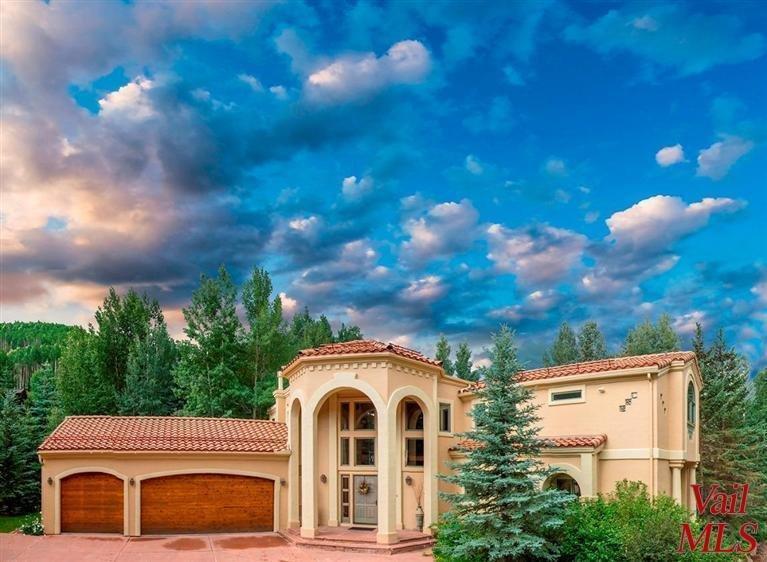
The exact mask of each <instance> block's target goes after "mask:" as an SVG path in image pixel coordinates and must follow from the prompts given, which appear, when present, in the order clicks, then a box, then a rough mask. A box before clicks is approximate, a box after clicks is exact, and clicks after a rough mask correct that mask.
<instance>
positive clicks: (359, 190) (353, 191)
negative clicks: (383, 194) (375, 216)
mask: <svg viewBox="0 0 767 562" xmlns="http://www.w3.org/2000/svg"><path fill="white" fill-rule="evenodd" d="M374 186H375V181H374V180H373V178H372V177H370V176H363V177H361V178H360V179H357V176H349V177H346V178H344V181H343V182H341V192H342V193H343V194H344V197H347V198H348V199H358V198H360V197H364V196H365V195H367V194H368V193H370V192H371V191H372V190H373V187H374Z"/></svg>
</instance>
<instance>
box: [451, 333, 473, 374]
mask: <svg viewBox="0 0 767 562" xmlns="http://www.w3.org/2000/svg"><path fill="white" fill-rule="evenodd" d="M471 366H472V363H471V348H469V344H468V343H466V342H461V343H460V344H458V351H456V352H455V376H456V377H458V378H461V379H463V380H466V381H472V380H476V379H475V378H474V373H473V372H472V370H471Z"/></svg>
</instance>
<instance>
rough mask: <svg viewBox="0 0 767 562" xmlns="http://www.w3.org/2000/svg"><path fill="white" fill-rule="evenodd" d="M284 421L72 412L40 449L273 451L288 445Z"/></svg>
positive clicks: (280, 449) (285, 447) (283, 448)
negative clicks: (103, 414) (86, 414)
mask: <svg viewBox="0 0 767 562" xmlns="http://www.w3.org/2000/svg"><path fill="white" fill-rule="evenodd" d="M287 438H288V429H287V426H286V425H285V424H284V423H281V422H273V421H267V420H250V419H229V418H185V417H151V416H69V417H67V418H66V419H65V420H64V421H63V422H62V423H61V425H59V426H58V427H57V428H56V429H55V430H54V431H53V433H51V434H50V435H49V436H48V438H47V439H46V440H45V441H43V444H42V445H40V451H192V452H193V451H200V452H219V451H225V452H258V453H273V452H276V451H282V450H285V449H287Z"/></svg>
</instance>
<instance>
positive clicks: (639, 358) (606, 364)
mask: <svg viewBox="0 0 767 562" xmlns="http://www.w3.org/2000/svg"><path fill="white" fill-rule="evenodd" d="M693 359H695V353H693V352H692V351H671V352H668V353H652V354H649V355H632V356H629V357H613V358H610V359H599V360H597V361H585V362H583V363H572V364H570V365H559V366H557V367H544V368H542V369H531V370H528V371H520V372H519V374H518V375H517V380H518V381H520V382H524V381H537V380H543V379H554V378H558V377H568V376H570V375H583V374H588V373H602V372H607V371H619V370H621V369H634V368H640V367H658V368H659V369H663V368H665V367H668V366H669V365H671V363H673V362H674V361H685V362H687V361H691V360H693ZM483 386H484V383H483V382H482V381H480V382H478V383H474V384H472V385H471V386H467V387H466V388H463V389H461V390H460V391H459V392H460V393H463V394H465V393H469V392H474V391H475V390H477V389H478V388H482V387H483Z"/></svg>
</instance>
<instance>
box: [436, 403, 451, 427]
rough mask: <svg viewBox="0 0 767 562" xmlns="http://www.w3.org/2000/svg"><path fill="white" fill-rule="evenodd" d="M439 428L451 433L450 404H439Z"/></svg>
mask: <svg viewBox="0 0 767 562" xmlns="http://www.w3.org/2000/svg"><path fill="white" fill-rule="evenodd" d="M439 430H440V431H443V432H445V433H450V431H451V429H450V404H440V405H439Z"/></svg>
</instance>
